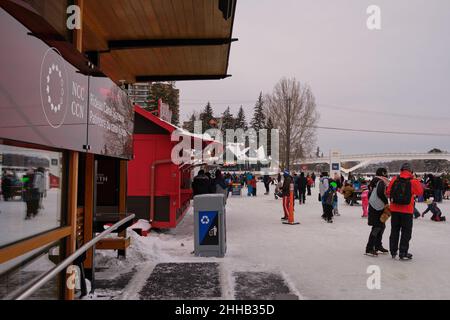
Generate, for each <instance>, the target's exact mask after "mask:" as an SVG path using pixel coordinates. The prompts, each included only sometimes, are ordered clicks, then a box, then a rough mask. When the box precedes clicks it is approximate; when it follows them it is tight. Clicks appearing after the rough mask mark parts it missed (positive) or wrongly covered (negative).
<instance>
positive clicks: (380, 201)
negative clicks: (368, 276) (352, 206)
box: [366, 168, 389, 257]
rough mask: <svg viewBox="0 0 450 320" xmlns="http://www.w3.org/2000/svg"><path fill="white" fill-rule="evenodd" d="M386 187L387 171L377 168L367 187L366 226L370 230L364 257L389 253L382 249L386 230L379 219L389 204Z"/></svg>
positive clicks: (387, 182) (387, 183)
mask: <svg viewBox="0 0 450 320" xmlns="http://www.w3.org/2000/svg"><path fill="white" fill-rule="evenodd" d="M388 185H389V180H388V172H387V170H386V169H385V168H379V169H378V170H377V172H376V176H375V178H373V180H372V181H371V182H370V184H369V187H368V199H369V209H368V221H367V224H368V225H369V226H371V227H372V229H371V231H370V234H369V240H368V242H367V245H366V255H369V256H373V257H376V256H378V252H381V253H388V252H389V251H388V250H386V249H385V248H384V247H383V234H384V230H385V229H386V224H385V223H384V222H383V221H382V219H381V217H382V215H383V212H384V211H385V208H386V206H387V205H388V204H389V201H388V198H387V195H386V189H387V186H388Z"/></svg>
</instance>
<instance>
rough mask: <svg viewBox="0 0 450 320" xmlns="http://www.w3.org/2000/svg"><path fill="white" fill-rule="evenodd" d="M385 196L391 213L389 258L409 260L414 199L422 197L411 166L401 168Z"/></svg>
mask: <svg viewBox="0 0 450 320" xmlns="http://www.w3.org/2000/svg"><path fill="white" fill-rule="evenodd" d="M386 194H387V195H388V196H389V199H390V202H391V203H390V210H391V213H392V217H391V236H390V238H389V242H390V251H391V256H392V258H393V259H395V258H396V257H397V254H399V258H400V260H411V259H412V257H413V255H412V254H411V253H410V252H409V241H410V240H411V237H412V228H413V214H414V204H415V197H419V196H421V195H423V188H422V185H421V183H420V181H419V180H417V179H415V178H414V175H413V170H412V168H411V164H409V163H404V164H403V165H402V166H401V168H400V175H399V176H397V177H394V178H393V179H392V181H391V183H390V184H389V186H388V188H387V191H386ZM399 242H400V243H399ZM398 251H399V252H398Z"/></svg>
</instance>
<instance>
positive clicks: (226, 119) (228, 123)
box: [222, 107, 234, 132]
mask: <svg viewBox="0 0 450 320" xmlns="http://www.w3.org/2000/svg"><path fill="white" fill-rule="evenodd" d="M228 129H234V118H233V115H232V114H231V111H230V107H228V108H227V109H226V110H225V111H224V113H222V131H223V132H225V131H226V130H228Z"/></svg>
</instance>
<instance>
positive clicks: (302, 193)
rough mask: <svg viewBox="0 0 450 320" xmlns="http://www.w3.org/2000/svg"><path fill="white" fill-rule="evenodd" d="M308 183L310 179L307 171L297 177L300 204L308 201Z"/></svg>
mask: <svg viewBox="0 0 450 320" xmlns="http://www.w3.org/2000/svg"><path fill="white" fill-rule="evenodd" d="M307 185H308V180H307V179H306V177H305V173H304V172H302V173H300V177H299V178H298V179H297V188H298V193H299V198H300V204H302V203H303V204H304V203H305V201H306V187H307Z"/></svg>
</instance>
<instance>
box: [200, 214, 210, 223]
mask: <svg viewBox="0 0 450 320" xmlns="http://www.w3.org/2000/svg"><path fill="white" fill-rule="evenodd" d="M200 222H201V223H202V224H208V223H209V218H208V216H203V217H202V220H200Z"/></svg>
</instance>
